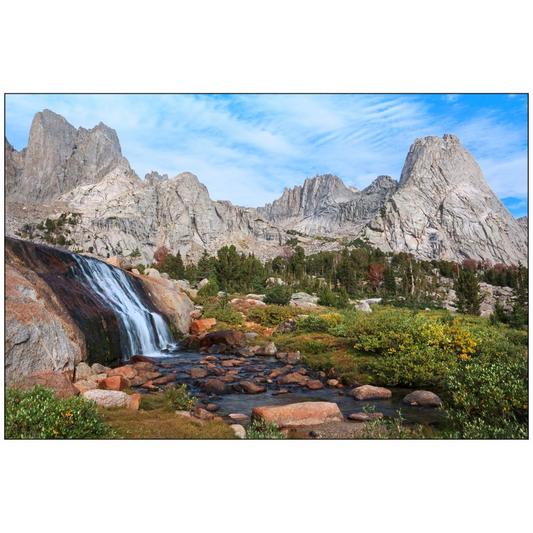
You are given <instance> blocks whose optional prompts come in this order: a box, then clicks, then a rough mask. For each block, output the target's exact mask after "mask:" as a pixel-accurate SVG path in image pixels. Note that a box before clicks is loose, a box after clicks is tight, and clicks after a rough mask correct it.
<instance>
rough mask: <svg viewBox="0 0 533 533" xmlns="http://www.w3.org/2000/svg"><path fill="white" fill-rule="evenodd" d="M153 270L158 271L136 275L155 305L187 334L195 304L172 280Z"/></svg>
mask: <svg viewBox="0 0 533 533" xmlns="http://www.w3.org/2000/svg"><path fill="white" fill-rule="evenodd" d="M153 272H157V271H156V270H155V269H152V270H151V272H150V275H149V276H135V277H136V278H137V279H139V280H140V282H141V284H142V286H143V288H144V290H145V292H146V295H147V296H148V298H150V301H151V302H152V304H153V305H154V307H155V308H156V309H157V310H158V311H159V312H160V313H162V314H163V315H165V316H166V317H167V319H168V321H169V322H170V324H171V325H172V326H174V327H175V328H176V329H177V330H178V331H179V332H180V333H181V334H183V335H187V334H188V333H189V327H190V325H191V313H192V312H193V311H194V304H193V303H192V301H191V299H190V298H189V297H188V296H187V294H185V293H184V292H181V291H180V289H179V287H178V286H177V285H176V284H174V283H172V281H171V280H166V279H162V278H161V277H160V276H159V277H154V276H153V275H152V274H153ZM158 274H159V273H158ZM132 275H133V274H132Z"/></svg>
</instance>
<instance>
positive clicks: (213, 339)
mask: <svg viewBox="0 0 533 533" xmlns="http://www.w3.org/2000/svg"><path fill="white" fill-rule="evenodd" d="M215 344H225V345H227V346H231V347H232V348H240V347H242V346H244V345H245V344H246V337H245V336H244V333H243V332H242V331H235V330H232V329H229V330H225V331H213V333H208V334H207V335H205V336H204V337H203V338H202V339H200V346H202V348H209V346H214V345H215Z"/></svg>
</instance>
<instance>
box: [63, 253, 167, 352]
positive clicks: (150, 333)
mask: <svg viewBox="0 0 533 533" xmlns="http://www.w3.org/2000/svg"><path fill="white" fill-rule="evenodd" d="M73 257H74V259H75V261H76V263H77V266H76V267H71V269H72V273H73V275H74V277H75V278H76V279H78V280H79V281H81V282H83V283H86V284H88V285H89V286H90V287H91V289H92V290H93V291H94V292H95V293H96V294H97V295H98V296H99V297H100V298H101V299H102V300H103V301H104V302H105V303H107V304H108V305H109V306H110V307H111V308H112V309H113V310H114V311H115V313H116V314H117V317H118V321H119V324H120V344H121V349H122V358H123V359H124V360H126V361H127V360H129V359H130V358H131V356H133V355H137V354H138V355H159V356H160V355H161V350H163V349H165V348H167V347H169V345H173V344H174V339H173V338H172V333H171V332H170V330H169V328H168V326H167V324H166V322H165V321H164V320H163V317H162V316H161V315H159V314H158V313H154V312H153V311H151V310H150V309H148V308H147V307H146V305H145V304H144V303H143V302H142V300H141V299H140V298H139V296H138V295H137V293H136V291H135V287H134V285H133V283H132V282H131V281H130V279H129V277H128V276H127V275H126V274H125V273H124V272H123V271H122V270H120V269H118V268H113V267H112V266H110V265H108V264H107V263H104V262H102V261H98V260H97V259H91V258H88V257H84V256H81V255H74V256H73Z"/></svg>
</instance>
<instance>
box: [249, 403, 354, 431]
mask: <svg viewBox="0 0 533 533" xmlns="http://www.w3.org/2000/svg"><path fill="white" fill-rule="evenodd" d="M252 418H254V419H258V418H262V419H264V420H266V421H267V422H273V423H275V424H277V426H278V427H280V428H284V427H302V426H314V425H318V424H324V423H326V422H333V421H341V422H342V421H344V417H343V416H342V413H341V411H340V409H339V406H338V405H337V404H336V403H333V402H301V403H293V404H290V405H283V406H263V407H256V408H254V409H253V410H252Z"/></svg>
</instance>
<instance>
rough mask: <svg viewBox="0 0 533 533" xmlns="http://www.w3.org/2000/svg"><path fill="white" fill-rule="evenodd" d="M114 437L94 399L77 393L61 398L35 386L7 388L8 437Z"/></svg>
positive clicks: (6, 414) (6, 428)
mask: <svg viewBox="0 0 533 533" xmlns="http://www.w3.org/2000/svg"><path fill="white" fill-rule="evenodd" d="M112 436H113V432H112V430H111V429H110V428H109V427H108V426H106V425H105V424H104V421H103V418H102V416H101V415H100V412H99V410H98V406H97V405H96V403H95V402H92V401H90V400H86V399H85V398H83V397H81V396H78V397H73V398H68V399H58V398H56V397H55V396H54V393H53V391H52V390H51V389H47V388H45V387H41V386H40V385H36V386H35V387H33V388H32V389H30V390H28V391H23V390H22V389H21V388H20V387H13V388H8V389H6V393H5V438H6V439H101V438H110V437H112Z"/></svg>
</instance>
